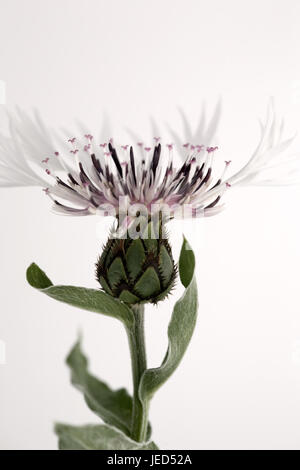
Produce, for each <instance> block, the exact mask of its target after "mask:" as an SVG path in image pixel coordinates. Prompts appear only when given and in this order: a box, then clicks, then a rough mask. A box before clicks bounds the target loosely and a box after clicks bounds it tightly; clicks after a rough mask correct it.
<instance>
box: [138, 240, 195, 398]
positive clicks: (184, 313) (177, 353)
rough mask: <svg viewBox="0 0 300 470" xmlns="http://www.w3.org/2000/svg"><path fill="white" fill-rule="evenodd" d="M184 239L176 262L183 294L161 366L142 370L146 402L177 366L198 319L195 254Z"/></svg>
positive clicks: (174, 313) (173, 319)
mask: <svg viewBox="0 0 300 470" xmlns="http://www.w3.org/2000/svg"><path fill="white" fill-rule="evenodd" d="M187 247H188V248H190V246H189V245H188V242H187V241H186V239H184V241H183V244H182V248H181V253H180V262H179V273H180V279H181V282H182V284H183V285H184V286H185V287H186V289H185V291H184V293H183V295H182V297H181V298H180V299H179V300H178V301H177V302H176V304H175V306H174V310H173V314H172V318H171V321H170V324H169V328H168V339H169V343H168V350H167V353H166V356H165V358H164V360H163V362H162V365H161V366H160V367H157V368H155V369H148V370H146V371H145V372H144V374H143V376H142V379H141V383H140V388H139V393H140V398H141V400H142V401H143V402H147V401H148V400H149V399H150V398H151V397H152V396H153V395H154V393H155V391H156V390H157V389H158V388H159V387H160V386H161V385H162V384H163V383H164V382H166V380H168V378H169V377H170V376H171V375H172V373H173V372H174V371H175V369H176V368H177V367H178V365H179V363H180V361H181V359H182V357H183V355H184V353H185V351H186V349H187V347H188V345H189V342H190V340H191V337H192V334H193V331H194V328H195V324H196V318H197V307H198V294H197V286H196V280H195V278H194V268H195V256H194V253H193V252H192V250H191V249H189V250H187V249H186V248H187Z"/></svg>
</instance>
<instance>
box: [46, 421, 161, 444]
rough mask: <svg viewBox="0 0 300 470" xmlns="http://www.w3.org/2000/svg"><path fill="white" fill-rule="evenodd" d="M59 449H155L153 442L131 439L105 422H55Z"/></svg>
mask: <svg viewBox="0 0 300 470" xmlns="http://www.w3.org/2000/svg"><path fill="white" fill-rule="evenodd" d="M55 433H56V434H57V436H58V445H59V449H60V450H156V449H158V447H157V446H156V445H155V444H154V442H149V443H138V442H135V441H132V440H131V439H130V438H129V437H128V436H125V434H123V433H122V432H121V431H119V430H118V429H115V428H112V427H110V426H107V425H105V424H102V425H86V426H69V425H68V424H60V423H59V424H56V426H55Z"/></svg>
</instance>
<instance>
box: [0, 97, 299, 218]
mask: <svg viewBox="0 0 300 470" xmlns="http://www.w3.org/2000/svg"><path fill="white" fill-rule="evenodd" d="M215 120H216V117H215ZM282 131H283V126H282V125H281V124H278V122H277V120H276V117H275V114H274V110H273V107H272V105H271V106H270V107H269V111H268V116H267V120H266V123H265V124H264V125H262V128H261V139H260V142H259V145H258V146H257V149H256V151H255V152H254V154H253V155H252V157H251V158H250V160H249V161H248V163H247V164H246V165H244V167H243V168H241V169H240V170H239V171H238V172H237V173H235V174H232V175H230V176H228V171H229V168H230V159H228V158H227V159H226V161H224V162H223V164H222V168H221V169H220V156H219V154H220V151H219V149H218V147H217V146H216V145H212V143H211V136H210V138H209V142H190V141H187V139H186V138H184V139H183V141H182V142H181V143H180V144H178V141H179V139H178V136H176V135H175V133H173V134H172V135H173V138H174V141H175V142H176V143H175V144H174V143H173V142H165V143H164V142H163V141H162V139H160V137H155V138H154V141H153V145H147V144H145V143H143V142H142V141H138V142H136V143H134V144H132V145H129V144H127V143H126V144H123V145H120V146H117V145H116V144H115V143H114V141H113V140H112V139H110V140H108V141H106V142H97V139H95V138H94V137H93V135H91V134H90V133H85V134H84V135H82V136H80V135H78V136H73V135H72V136H69V137H68V138H66V139H65V140H62V139H57V138H56V137H55V136H53V135H52V134H51V133H50V132H49V131H48V130H47V128H46V127H45V125H44V124H43V123H42V121H41V119H40V118H39V116H37V115H36V116H35V118H34V119H32V118H30V117H29V116H27V115H26V114H24V113H22V112H20V111H18V112H17V113H16V114H15V115H14V116H10V136H9V137H6V136H4V135H0V185H3V186H16V185H40V186H42V187H43V188H44V191H45V194H46V195H47V196H49V197H50V198H51V199H52V200H53V202H54V209H55V211H56V212H58V213H61V214H66V215H89V214H101V215H115V216H117V217H118V218H119V217H120V216H121V215H122V214H123V212H124V213H127V211H128V207H132V206H141V205H142V206H144V207H145V208H146V210H148V211H150V212H151V213H153V211H154V212H157V211H160V210H161V208H162V207H163V208H164V209H163V210H167V212H168V211H169V215H168V217H169V218H172V217H199V216H209V215H214V214H216V213H218V212H219V211H220V210H221V209H222V208H223V207H224V205H223V204H222V203H221V202H222V201H221V199H222V196H223V195H224V193H225V192H226V191H227V190H228V189H229V188H230V187H231V186H239V185H242V184H243V185H245V184H276V183H279V184H283V183H287V182H290V181H292V180H293V179H294V180H295V178H294V176H295V174H294V173H293V172H292V170H293V166H292V165H291V164H292V163H294V162H295V161H296V162H297V163H298V160H297V159H296V158H295V157H289V158H286V156H284V153H285V151H286V149H287V148H288V147H289V145H290V144H291V142H292V140H293V139H288V140H284V141H282ZM187 137H191V133H189V132H187ZM178 154H180V155H181V156H182V155H184V158H183V162H182V161H181V162H180V159H178V158H176V155H178ZM284 158H285V159H284ZM178 160H179V164H178ZM216 161H217V164H216ZM287 163H289V165H287ZM280 166H281V171H280V172H279V174H280V179H279V180H278V173H277V174H276V173H274V170H275V169H278V168H279V169H280ZM217 167H219V169H217ZM271 172H273V174H272V173H271ZM286 173H287V174H286ZM139 211H140V209H139ZM131 221H132V217H131V216H130V215H129V216H127V217H126V218H125V219H124V224H125V226H128V225H129V224H130V222H131Z"/></svg>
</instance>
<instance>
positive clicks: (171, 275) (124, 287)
mask: <svg viewBox="0 0 300 470" xmlns="http://www.w3.org/2000/svg"><path fill="white" fill-rule="evenodd" d="M152 228H153V227H151V223H150V224H149V225H148V227H147V229H146V232H147V235H149V236H146V237H143V236H140V237H137V238H135V239H132V238H126V239H119V238H109V239H108V241H107V243H106V245H105V247H104V250H103V252H102V255H101V256H100V258H99V260H98V262H97V264H96V276H97V279H98V281H99V282H100V284H101V286H102V288H103V289H104V291H105V292H107V293H108V294H110V295H112V296H114V297H117V298H118V299H120V300H122V301H123V302H126V303H128V304H137V303H146V302H151V303H157V302H158V301H160V300H163V299H164V298H165V297H166V296H167V295H168V294H169V293H170V291H171V289H172V288H173V286H174V284H175V279H176V274H177V268H176V265H175V263H174V260H173V256H172V250H171V247H170V244H169V242H168V240H167V238H163V237H162V235H161V233H159V234H158V236H157V238H152V237H151V236H150V235H151V229H152ZM152 235H153V234H152ZM164 237H165V234H164Z"/></svg>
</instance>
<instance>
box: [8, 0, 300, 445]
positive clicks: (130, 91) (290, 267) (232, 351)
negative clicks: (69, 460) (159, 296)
mask: <svg viewBox="0 0 300 470" xmlns="http://www.w3.org/2000/svg"><path fill="white" fill-rule="evenodd" d="M0 9H1V10H0V51H1V53H0V79H1V80H3V81H4V82H5V83H6V103H7V105H8V106H9V107H10V108H13V107H14V106H16V105H18V106H20V107H21V108H22V109H25V110H27V111H30V110H31V109H32V108H34V107H36V108H38V109H39V110H40V111H41V113H42V115H43V117H44V119H45V121H46V122H47V124H48V125H49V126H51V127H54V128H64V127H66V128H70V129H73V131H72V132H73V133H74V132H75V130H76V124H75V120H76V119H77V118H78V119H80V120H81V121H82V122H84V123H85V125H86V126H87V127H88V128H89V129H91V131H93V130H94V129H97V128H98V127H99V126H101V123H102V122H103V121H104V122H105V123H106V124H107V122H108V119H109V118H110V123H111V124H110V125H111V129H112V135H113V136H114V137H118V136H125V135H126V134H125V130H124V129H126V128H130V129H134V130H135V131H136V132H137V133H139V134H142V135H145V136H146V137H147V136H148V135H150V134H149V133H150V126H149V118H150V117H151V116H152V117H153V118H154V119H155V120H156V121H157V122H159V123H160V125H161V127H162V129H167V125H168V124H169V125H171V126H172V127H173V128H175V129H177V130H178V132H181V121H180V115H179V113H178V106H181V107H182V108H184V110H185V112H186V114H187V115H188V116H189V120H190V124H191V126H192V127H196V125H197V122H198V118H199V115H200V112H201V109H202V105H203V102H204V101H205V102H206V104H207V111H208V115H209V114H211V113H212V112H213V110H214V107H215V104H216V103H217V101H218V99H219V98H220V97H221V98H222V109H223V111H222V119H221V124H220V128H219V131H218V136H217V139H216V140H217V144H218V145H219V146H220V151H219V152H220V158H222V159H227V160H229V159H231V160H232V161H233V165H234V168H239V167H240V165H242V164H243V162H245V161H246V159H247V158H248V157H249V156H250V155H251V152H252V151H253V150H254V148H255V147H256V144H257V140H258V137H259V125H258V119H259V118H262V117H264V115H265V110H266V106H267V103H268V99H269V96H274V97H275V99H276V103H277V109H278V112H279V113H280V114H283V115H285V117H286V123H287V135H288V134H292V133H294V132H295V131H297V130H299V127H300V57H299V50H300V32H299V31H300V28H299V18H300V16H299V15H300V3H299V1H297V0H284V1H283V0H252V1H245V0H244V1H240V0H227V1H223V0H209V1H208V0H206V1H199V0H184V1H183V0H163V1H162V0H160V1H157V0H152V1H146V0H126V1H125V0H86V1H85V2H83V1H79V0H51V1H50V0H0ZM0 119H1V120H0V127H1V128H2V127H5V126H6V118H5V111H4V109H3V106H2V107H1V109H0ZM123 138H124V139H127V140H128V136H126V137H123ZM126 143H127V141H126ZM295 149H296V151H297V149H298V150H299V158H300V140H298V141H297V143H296V145H295ZM299 201H300V188H299V187H280V188H259V189H258V188H254V187H253V188H248V189H243V190H236V191H234V190H233V191H232V194H231V195H230V197H228V199H227V209H226V211H224V212H223V213H222V214H220V215H218V216H217V217H215V218H210V219H206V220H203V219H201V220H199V221H197V222H193V223H192V224H191V223H187V224H185V226H184V227H182V226H181V225H180V224H179V223H178V222H176V223H171V224H170V226H169V229H170V233H171V240H172V244H173V247H174V255H175V256H176V257H178V253H179V249H180V244H181V240H182V232H183V231H184V232H185V234H186V236H187V238H188V239H189V241H190V243H191V245H192V246H193V247H194V250H195V253H196V256H197V278H198V284H199V297H200V305H199V319H198V323H197V326H196V331H195V334H194V336H193V339H192V342H191V345H190V347H189V349H188V351H187V353H186V355H185V357H184V360H183V362H182V363H181V365H180V367H179V369H178V370H177V371H176V373H175V374H174V375H173V376H172V378H171V379H170V380H169V381H168V383H167V384H166V385H164V387H163V388H162V389H161V390H160V391H159V392H158V393H157V395H156V396H155V398H154V400H153V403H152V406H151V413H150V416H151V422H152V426H153V430H154V432H153V438H154V440H155V442H156V443H157V444H158V446H159V447H160V448H162V449H291V448H294V449H299V448H300V428H299V420H300V401H299V392H300V295H299V266H300V248H299V239H300V224H299V220H300V214H299ZM0 214H1V231H0V267H1V268H0V341H1V343H0V344H1V345H2V349H4V346H5V350H6V358H4V357H3V354H2V361H1V362H2V364H0V381H1V383H0V446H1V448H2V449H55V448H57V441H56V437H55V436H54V434H53V423H54V422H55V421H63V422H68V423H73V424H84V423H89V422H90V423H92V422H93V423H96V422H98V419H97V417H96V416H95V415H93V414H92V413H91V412H90V411H89V410H88V409H87V407H86V405H85V403H84V400H83V398H82V396H81V395H80V393H79V392H78V391H77V390H75V389H74V388H72V386H71V385H70V383H69V371H68V370H67V367H66V366H65V364H64V359H65V356H66V355H67V353H68V351H69V349H70V348H71V346H72V344H73V343H74V342H75V340H76V338H77V335H78V331H79V330H81V331H82V334H83V338H84V343H83V345H84V349H85V351H86V353H87V354H88V355H89V357H90V361H91V368H92V370H93V372H95V373H97V374H98V375H99V376H100V377H101V378H103V379H105V380H106V381H108V382H110V384H111V385H112V386H113V387H120V386H124V385H125V386H127V387H128V388H129V389H131V378H130V362H129V353H128V346H127V341H126V336H125V332H124V331H123V328H122V325H121V324H119V323H118V322H117V321H114V320H113V319H109V318H106V317H103V316H100V315H96V314H93V313H89V312H83V311H80V310H77V309H75V308H72V307H69V306H67V305H64V304H60V303H56V302H55V301H54V300H51V299H50V298H47V297H46V296H43V295H41V294H40V293H38V292H37V291H34V290H33V289H32V288H31V287H29V286H28V285H27V283H26V280H25V271H26V268H27V266H28V265H29V264H30V263H31V262H32V261H36V262H37V263H38V264H39V265H40V266H41V267H42V268H43V269H45V270H46V272H47V273H48V275H49V277H50V278H51V279H52V280H53V281H54V282H56V283H67V284H74V285H82V286H90V287H96V285H97V284H96V281H95V280H94V263H95V261H96V258H97V256H98V254H99V253H100V251H101V247H102V244H103V243H104V242H105V240H106V237H107V233H108V232H107V231H108V227H109V224H108V223H107V221H103V220H100V219H97V218H96V217H86V218H82V219H81V218H74V219H73V218H65V217H61V216H57V215H55V214H53V213H51V210H50V204H49V200H48V199H47V198H45V197H44V195H43V193H42V192H41V190H40V189H39V188H29V189H27V188H24V189H22V188H21V189H20V188H18V189H14V188H11V189H0ZM180 294H181V289H180V287H179V286H178V289H177V291H176V292H175V293H174V295H173V297H172V298H171V299H170V300H168V301H166V302H164V303H162V304H159V305H158V307H157V308H154V307H149V308H148V309H147V316H146V328H147V349H148V355H149V365H150V366H156V365H159V363H160V362H161V360H162V359H163V356H164V354H165V350H166V347H167V339H166V338H167V336H166V330H167V325H168V321H169V318H170V315H171V309H172V305H173V304H174V302H175V300H176V298H178V296H179V295H180ZM4 359H5V360H4Z"/></svg>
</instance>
